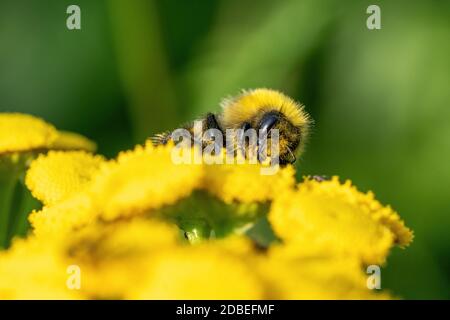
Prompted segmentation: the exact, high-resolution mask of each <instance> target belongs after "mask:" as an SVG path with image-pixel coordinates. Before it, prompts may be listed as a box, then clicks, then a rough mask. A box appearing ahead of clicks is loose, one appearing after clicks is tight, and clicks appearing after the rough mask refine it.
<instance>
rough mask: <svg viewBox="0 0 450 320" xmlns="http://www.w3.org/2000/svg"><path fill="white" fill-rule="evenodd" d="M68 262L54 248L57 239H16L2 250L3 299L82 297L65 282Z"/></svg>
mask: <svg viewBox="0 0 450 320" xmlns="http://www.w3.org/2000/svg"><path fill="white" fill-rule="evenodd" d="M67 267H68V264H67V263H65V262H64V261H63V260H62V257H61V256H60V255H58V254H57V252H56V250H55V243H49V242H47V241H42V240H38V239H35V238H33V237H31V238H29V239H27V240H22V239H19V240H16V241H14V243H13V246H12V248H11V249H9V250H8V251H3V252H0V275H1V281H0V300H4V299H14V300H15V299H80V298H82V297H81V296H80V295H79V294H78V292H77V291H76V290H69V288H68V287H67V285H66V281H67V276H68V274H67Z"/></svg>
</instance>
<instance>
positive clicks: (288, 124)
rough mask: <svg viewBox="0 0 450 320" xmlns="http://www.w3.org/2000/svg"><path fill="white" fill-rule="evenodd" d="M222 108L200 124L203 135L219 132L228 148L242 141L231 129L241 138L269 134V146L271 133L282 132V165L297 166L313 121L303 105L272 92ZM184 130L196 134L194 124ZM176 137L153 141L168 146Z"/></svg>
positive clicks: (229, 101)
mask: <svg viewBox="0 0 450 320" xmlns="http://www.w3.org/2000/svg"><path fill="white" fill-rule="evenodd" d="M221 107H222V112H220V113H218V114H214V113H208V114H207V115H206V116H205V117H204V118H201V119H198V121H201V123H202V130H203V131H206V130H208V129H216V130H219V131H220V132H221V133H222V136H223V141H221V142H222V143H223V144H222V145H225V144H227V141H226V140H227V139H232V140H233V141H232V144H233V145H236V144H237V141H238V140H239V137H238V136H237V135H236V134H235V135H231V136H230V135H228V134H227V132H228V131H229V130H228V129H234V130H232V132H238V133H239V134H240V135H242V132H246V131H248V130H250V129H254V130H256V131H257V132H261V131H262V132H267V133H268V141H269V143H270V132H271V130H272V129H276V130H278V131H277V132H278V139H279V140H278V143H279V151H278V152H279V153H278V157H279V163H280V165H285V164H288V163H294V162H295V161H296V159H297V156H298V155H299V154H300V153H301V152H302V151H303V148H304V146H305V141H306V140H307V138H308V133H309V128H310V125H311V122H312V121H311V119H310V117H309V115H308V114H307V113H306V112H305V110H304V106H303V105H301V104H299V103H297V102H295V101H294V100H292V99H291V98H289V97H288V96H286V95H284V94H283V93H281V92H279V91H275V90H270V89H253V90H243V91H242V92H241V93H240V94H239V95H238V96H235V97H230V98H226V99H224V100H223V101H222V103H221ZM183 128H184V129H186V130H188V131H189V132H190V133H193V131H194V125H193V123H190V124H187V125H186V126H184V127H183ZM236 129H241V130H236ZM172 133H173V131H169V132H165V133H162V134H158V135H156V136H154V137H152V141H153V143H154V144H155V145H158V144H166V143H167V142H168V141H169V140H171V139H172ZM193 136H194V135H193ZM196 139H197V142H198V139H201V141H200V142H201V143H202V145H205V144H208V143H210V141H207V139H205V138H204V136H203V135H200V137H198V136H197V138H193V140H196ZM227 145H228V144H227ZM259 147H260V148H261V146H259ZM236 149H237V148H235V150H236ZM258 154H259V153H258ZM244 155H246V154H245V153H244Z"/></svg>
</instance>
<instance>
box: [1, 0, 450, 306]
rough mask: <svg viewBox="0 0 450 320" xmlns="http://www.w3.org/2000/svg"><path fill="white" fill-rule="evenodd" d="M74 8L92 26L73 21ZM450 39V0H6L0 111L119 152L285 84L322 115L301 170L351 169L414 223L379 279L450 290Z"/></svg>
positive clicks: (346, 172)
mask: <svg viewBox="0 0 450 320" xmlns="http://www.w3.org/2000/svg"><path fill="white" fill-rule="evenodd" d="M70 4H77V5H79V6H80V8H81V26H82V29H81V30H74V31H70V30H68V29H67V28H66V19H67V17H68V15H67V14H66V8H67V7H68V6H69V5H70ZM370 4H377V5H379V6H380V7H381V22H382V29H381V30H368V29H367V27H366V19H367V17H368V14H366V8H367V7H368V6H369V5H370ZM449 40H450V2H449V1H340V0H335V1H332V0H325V1H322V0H305V1H269V0H263V1H255V0H254V1H250V0H214V1H213V0H208V1H195V0H192V1H177V0H166V1H143V0H136V1H134V0H127V1H123V0H109V1H107V0H105V1H102V0H98V1H92V0H76V1H48V0H41V1H31V0H29V1H22V0H19V1H17V0H14V1H11V0H2V1H1V3H0V111H19V112H26V113H31V114H34V115H38V116H41V117H43V118H45V119H46V120H48V121H50V122H52V123H54V124H55V125H56V126H57V127H58V128H60V129H65V130H73V131H76V132H80V133H82V134H85V135H86V136H88V137H90V138H92V139H94V140H95V141H97V142H98V144H99V152H100V153H103V154H105V155H107V156H114V155H115V154H116V153H117V152H118V151H119V150H123V149H126V148H130V147H132V146H133V145H134V144H135V143H139V142H143V141H144V139H145V137H147V136H148V135H150V134H153V133H156V132H159V131H163V130H166V129H170V128H174V127H176V126H177V125H179V124H180V123H182V122H184V121H187V120H191V119H193V118H195V117H196V116H199V115H202V114H203V113H205V112H206V111H218V110H219V107H218V103H219V101H220V99H221V98H222V97H224V96H227V95H230V94H236V93H237V92H238V90H239V89H241V88H254V87H270V88H274V89H279V90H282V91H284V92H286V93H287V94H289V95H291V96H293V97H294V98H295V99H297V100H299V101H301V102H303V103H304V104H305V105H306V106H307V110H308V111H309V112H310V113H311V115H312V116H313V118H314V119H315V127H314V130H313V135H312V138H311V140H310V142H309V146H308V148H307V152H306V153H305V155H304V156H303V157H302V159H301V161H299V162H298V170H299V175H306V174H324V175H339V176H341V178H342V179H347V178H349V179H351V180H352V181H353V182H354V183H355V184H356V185H357V186H358V187H359V188H360V189H362V190H364V191H366V190H373V191H374V192H375V193H376V195H377V197H378V198H379V199H380V200H381V201H382V202H383V203H386V204H391V205H392V206H393V207H394V208H395V209H396V210H398V212H399V213H400V214H401V216H402V217H403V218H404V219H405V220H406V222H407V225H408V226H410V227H411V228H412V229H414V231H415V235H416V238H415V241H414V243H413V244H412V246H411V247H410V248H408V249H407V250H401V249H395V250H394V251H393V253H392V254H391V256H390V257H389V259H388V264H387V265H386V267H385V268H384V269H383V271H382V287H384V288H389V289H391V290H392V292H394V293H395V294H397V295H399V296H401V297H404V298H447V299H448V298H450V165H449V163H450V162H449V160H450V90H449V89H450V87H449V84H450V59H449V57H450V42H449Z"/></svg>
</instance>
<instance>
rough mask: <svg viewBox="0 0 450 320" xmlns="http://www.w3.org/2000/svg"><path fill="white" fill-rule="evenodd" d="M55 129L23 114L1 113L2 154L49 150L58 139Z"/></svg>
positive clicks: (0, 143)
mask: <svg viewBox="0 0 450 320" xmlns="http://www.w3.org/2000/svg"><path fill="white" fill-rule="evenodd" d="M57 136H58V134H57V131H56V129H55V127H53V126H52V125H51V124H48V123H47V122H45V121H44V120H42V119H40V118H37V117H34V116H31V115H27V114H21V113H0V154H2V153H8V152H21V151H29V150H34V149H41V148H48V147H49V146H50V145H51V144H52V143H53V142H54V141H55V140H56V139H57Z"/></svg>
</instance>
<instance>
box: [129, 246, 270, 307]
mask: <svg viewBox="0 0 450 320" xmlns="http://www.w3.org/2000/svg"><path fill="white" fill-rule="evenodd" d="M252 269H253V268H252V266H251V265H248V264H246V263H245V262H243V261H242V260H241V259H239V258H238V257H237V256H233V255H232V254H229V253H228V252H227V251H225V250H221V249H220V247H213V246H208V245H199V246H191V247H184V248H177V249H175V250H171V251H167V252H162V251H161V252H160V254H159V255H158V256H156V257H155V258H154V259H153V260H152V262H151V263H150V264H149V274H150V277H149V279H148V281H147V282H146V285H145V287H144V288H142V289H141V291H140V292H138V293H137V295H136V296H134V297H133V298H138V299H261V298H263V288H262V284H261V282H260V281H259V279H258V278H257V277H256V276H255V274H254V272H253V270H252Z"/></svg>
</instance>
